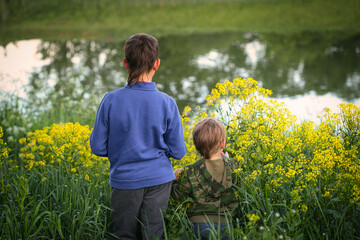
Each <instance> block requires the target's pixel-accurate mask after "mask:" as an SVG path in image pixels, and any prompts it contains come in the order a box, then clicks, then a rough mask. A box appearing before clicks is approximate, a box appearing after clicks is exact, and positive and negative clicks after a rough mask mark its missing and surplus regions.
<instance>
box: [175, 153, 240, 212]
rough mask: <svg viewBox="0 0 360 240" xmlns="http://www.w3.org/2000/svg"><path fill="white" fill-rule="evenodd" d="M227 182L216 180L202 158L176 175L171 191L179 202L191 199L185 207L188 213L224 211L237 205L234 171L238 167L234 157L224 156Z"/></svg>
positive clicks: (230, 209) (228, 210)
mask: <svg viewBox="0 0 360 240" xmlns="http://www.w3.org/2000/svg"><path fill="white" fill-rule="evenodd" d="M223 160H224V164H225V171H226V184H224V185H223V184H221V183H219V182H217V181H216V180H215V179H214V178H213V177H212V176H211V174H210V173H209V171H208V170H207V169H206V166H205V162H204V159H199V160H197V161H196V162H194V163H193V164H190V165H187V166H186V167H185V168H184V169H183V171H182V172H181V174H180V176H179V179H178V180H175V181H174V182H173V187H172V192H171V195H172V197H173V198H174V199H175V200H179V201H181V202H183V201H186V200H187V199H189V198H190V199H191V204H190V206H189V207H188V209H187V215H188V216H189V217H191V216H196V215H218V214H219V213H220V215H225V214H226V213H231V212H232V210H234V208H235V207H236V206H237V205H238V202H237V199H236V197H235V190H234V187H233V184H238V181H239V180H238V176H237V174H235V173H233V171H234V170H235V169H236V168H238V162H237V161H236V160H234V159H229V158H227V157H223Z"/></svg>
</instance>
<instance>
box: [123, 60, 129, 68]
mask: <svg viewBox="0 0 360 240" xmlns="http://www.w3.org/2000/svg"><path fill="white" fill-rule="evenodd" d="M123 64H124V66H125V69H126V70H128V63H127V61H126V59H125V58H123Z"/></svg>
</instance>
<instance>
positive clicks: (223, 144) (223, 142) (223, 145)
mask: <svg viewBox="0 0 360 240" xmlns="http://www.w3.org/2000/svg"><path fill="white" fill-rule="evenodd" d="M221 148H222V149H225V139H224V141H222V142H221Z"/></svg>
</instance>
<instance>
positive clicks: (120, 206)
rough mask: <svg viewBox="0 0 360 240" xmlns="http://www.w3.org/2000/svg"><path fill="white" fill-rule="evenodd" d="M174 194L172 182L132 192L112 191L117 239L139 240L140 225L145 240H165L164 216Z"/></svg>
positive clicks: (113, 216)
mask: <svg viewBox="0 0 360 240" xmlns="http://www.w3.org/2000/svg"><path fill="white" fill-rule="evenodd" d="M170 192H171V182H168V183H165V184H161V185H157V186H152V187H146V188H140V189H131V190H127V189H116V188H112V193H111V208H112V212H111V218H112V221H113V224H114V234H115V235H116V236H117V237H118V238H117V239H121V240H125V239H139V238H137V229H138V227H139V225H138V224H140V226H141V235H142V239H143V240H145V239H163V234H164V227H163V218H162V215H161V213H160V212H161V211H165V210H166V209H167V206H168V203H169V196H170Z"/></svg>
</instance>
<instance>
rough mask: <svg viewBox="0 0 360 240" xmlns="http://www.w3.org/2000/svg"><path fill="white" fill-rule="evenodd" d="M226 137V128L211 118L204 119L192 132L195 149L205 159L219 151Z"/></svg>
mask: <svg viewBox="0 0 360 240" xmlns="http://www.w3.org/2000/svg"><path fill="white" fill-rule="evenodd" d="M225 136H226V134H225V128H224V126H223V125H222V124H221V123H220V122H219V121H217V120H215V119H214V118H211V117H206V118H203V119H201V120H200V121H199V122H197V123H196V124H195V127H194V130H193V132H192V138H193V142H194V144H195V148H196V150H197V151H198V152H199V153H200V155H201V156H202V157H203V158H205V159H209V158H210V156H211V155H212V154H214V153H215V152H216V151H218V150H219V148H220V147H221V144H222V142H223V141H224V140H225Z"/></svg>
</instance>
